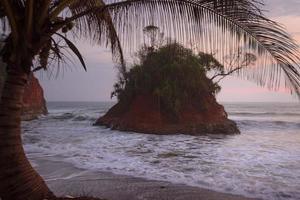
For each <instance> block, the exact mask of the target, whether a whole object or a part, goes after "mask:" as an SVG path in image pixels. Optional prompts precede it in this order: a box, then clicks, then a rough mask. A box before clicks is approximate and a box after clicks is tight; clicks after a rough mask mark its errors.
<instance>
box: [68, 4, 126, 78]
mask: <svg viewBox="0 0 300 200" xmlns="http://www.w3.org/2000/svg"><path fill="white" fill-rule="evenodd" d="M105 6H106V5H105V3H104V1H103V0H88V1H73V3H72V4H70V6H69V9H70V11H71V13H72V16H74V15H77V14H80V13H82V12H85V11H89V10H93V9H94V8H97V7H98V8H104V7H105ZM75 23H76V26H75V28H74V30H75V32H76V34H77V35H80V36H83V37H89V38H91V39H92V40H93V41H96V42H98V43H99V44H100V45H105V46H109V47H110V49H111V51H112V55H113V59H114V61H115V62H117V63H119V65H117V66H119V67H120V68H119V72H120V74H121V75H125V74H126V66H125V60H124V55H123V51H122V47H121V43H120V40H119V37H118V34H117V32H116V29H115V24H114V23H113V21H112V18H111V16H110V13H109V11H108V10H104V9H102V11H101V12H88V14H86V15H84V16H83V17H80V18H78V19H77V20H76V21H75Z"/></svg>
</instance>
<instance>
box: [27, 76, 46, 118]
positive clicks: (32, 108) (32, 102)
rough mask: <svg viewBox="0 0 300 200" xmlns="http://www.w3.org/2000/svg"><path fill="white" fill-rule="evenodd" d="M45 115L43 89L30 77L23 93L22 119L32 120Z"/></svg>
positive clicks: (35, 79)
mask: <svg viewBox="0 0 300 200" xmlns="http://www.w3.org/2000/svg"><path fill="white" fill-rule="evenodd" d="M47 113H48V111H47V107H46V101H45V98H44V91H43V88H42V87H41V85H40V83H39V81H38V79H37V78H35V77H34V75H31V76H30V80H29V82H28V85H27V86H26V88H25V91H24V96H23V110H22V119H23V120H32V119H35V118H37V117H38V116H40V115H45V114H47Z"/></svg>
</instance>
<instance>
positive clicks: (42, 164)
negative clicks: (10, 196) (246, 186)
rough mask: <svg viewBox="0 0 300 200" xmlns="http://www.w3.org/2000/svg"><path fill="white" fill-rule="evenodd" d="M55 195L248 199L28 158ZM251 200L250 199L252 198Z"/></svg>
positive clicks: (160, 199) (148, 199)
mask: <svg viewBox="0 0 300 200" xmlns="http://www.w3.org/2000/svg"><path fill="white" fill-rule="evenodd" d="M31 160H32V161H33V163H35V164H37V165H36V166H35V168H36V169H37V170H38V172H39V173H40V174H41V175H42V176H43V177H44V179H45V180H46V182H47V184H48V185H49V187H50V189H51V190H52V191H53V192H54V193H55V194H56V195H57V196H66V195H71V196H92V197H99V198H104V199H108V200H250V199H251V198H246V197H243V196H238V195H232V194H225V193H220V192H215V191H211V190H207V189H202V188H198V187H191V186H187V185H183V184H174V183H170V182H164V181H156V180H148V179H144V178H135V177H132V176H126V175H116V174H113V173H109V172H99V171H97V172H92V171H87V170H82V169H78V168H76V167H74V166H73V165H71V164H69V163H65V162H60V161H59V162H58V161H49V160H48V159H47V160H46V159H43V158H34V159H31ZM252 200H253V199H252Z"/></svg>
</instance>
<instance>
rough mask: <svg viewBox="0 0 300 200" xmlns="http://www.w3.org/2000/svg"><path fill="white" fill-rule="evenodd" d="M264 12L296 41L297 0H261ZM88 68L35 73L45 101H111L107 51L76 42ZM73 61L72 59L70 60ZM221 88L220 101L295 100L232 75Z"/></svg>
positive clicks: (299, 27)
mask: <svg viewBox="0 0 300 200" xmlns="http://www.w3.org/2000/svg"><path fill="white" fill-rule="evenodd" d="M265 4H266V5H265V7H264V8H263V9H264V10H266V15H267V16H268V17H270V18H271V19H272V20H275V21H277V22H279V23H280V24H282V25H283V26H285V27H286V30H287V31H288V32H289V33H290V34H291V35H292V36H293V38H295V39H296V40H297V42H298V43H299V44H300V0H265ZM77 45H78V47H79V48H78V49H79V50H80V52H81V53H82V55H83V57H84V59H85V62H86V65H87V67H88V71H87V72H85V71H84V70H83V68H82V67H81V65H80V64H79V62H77V61H74V63H73V64H69V66H68V67H64V68H62V69H61V70H60V73H59V75H58V76H51V77H50V78H49V77H48V74H46V73H44V72H37V74H36V75H37V77H38V78H39V80H40V82H41V85H42V87H43V88H44V92H45V97H46V100H47V101H115V99H111V98H110V94H111V92H112V90H113V84H114V83H115V82H116V81H117V70H116V68H115V66H114V64H113V62H112V57H111V53H110V50H108V49H104V48H101V47H99V46H97V45H93V44H90V42H88V41H79V42H77ZM74 60H76V59H74ZM221 86H222V91H221V92H220V93H219V94H218V96H217V99H218V101H221V102H297V101H298V100H297V99H296V97H294V96H291V95H290V94H289V93H287V92H285V91H283V90H282V91H278V92H271V91H269V90H268V89H266V88H261V87H258V86H257V85H256V84H254V83H252V82H248V81H243V80H240V79H237V78H234V77H227V78H226V79H225V80H224V81H223V82H221Z"/></svg>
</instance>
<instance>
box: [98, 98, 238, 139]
mask: <svg viewBox="0 0 300 200" xmlns="http://www.w3.org/2000/svg"><path fill="white" fill-rule="evenodd" d="M157 102H158V101H157V99H156V98H155V97H154V96H152V95H139V96H137V97H136V98H135V99H134V100H133V101H132V102H131V103H130V105H126V103H125V102H118V103H117V104H116V105H115V106H113V107H112V108H111V109H110V110H109V111H108V112H107V113H106V114H105V115H104V116H102V117H100V118H99V119H98V120H97V122H96V123H95V125H100V126H106V127H109V128H112V129H117V130H121V131H133V132H139V133H148V134H189V135H203V134H238V133H240V132H239V129H238V128H237V125H236V123H235V122H233V121H231V120H229V119H228V118H227V113H226V112H225V110H224V107H223V106H221V105H220V104H218V103H217V102H216V99H215V97H214V96H213V95H208V96H206V97H204V99H202V100H201V101H199V102H204V103H205V104H206V105H205V106H203V105H201V104H199V102H190V103H189V104H186V105H184V106H183V107H182V109H181V110H180V114H179V117H178V118H177V119H174V118H173V117H172V116H170V114H168V113H166V112H163V111H161V109H160V105H159V104H158V103H157ZM202 104H203V103H202Z"/></svg>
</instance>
